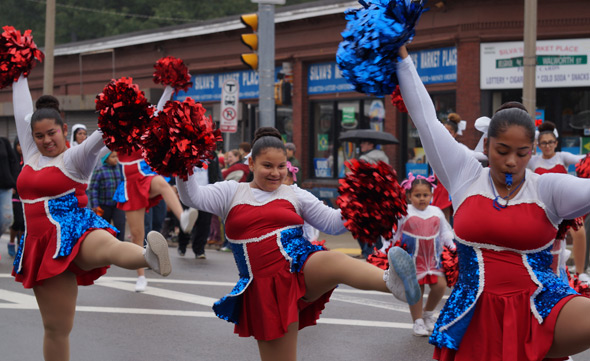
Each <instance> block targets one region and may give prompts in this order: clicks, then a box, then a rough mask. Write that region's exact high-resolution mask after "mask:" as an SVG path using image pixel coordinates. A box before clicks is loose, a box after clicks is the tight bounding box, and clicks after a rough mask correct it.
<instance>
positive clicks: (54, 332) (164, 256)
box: [12, 76, 171, 361]
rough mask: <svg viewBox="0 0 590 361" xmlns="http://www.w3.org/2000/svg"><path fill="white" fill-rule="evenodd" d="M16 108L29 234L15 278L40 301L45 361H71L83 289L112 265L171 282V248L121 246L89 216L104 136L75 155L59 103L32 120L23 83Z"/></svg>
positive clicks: (155, 238)
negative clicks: (90, 193)
mask: <svg viewBox="0 0 590 361" xmlns="http://www.w3.org/2000/svg"><path fill="white" fill-rule="evenodd" d="M13 105H14V117H15V119H16V126H17V131H18V137H19V140H20V142H21V147H22V151H23V160H24V164H25V165H24V167H23V169H22V171H21V174H20V176H19V178H18V182H17V187H18V190H19V194H20V197H21V199H22V202H23V206H24V215H25V224H26V230H25V235H24V239H23V241H22V242H21V244H20V246H19V249H18V253H17V255H16V258H15V262H14V270H13V272H12V274H13V275H14V276H15V279H16V281H18V282H22V284H23V286H24V287H25V288H33V291H34V293H35V297H36V299H37V303H38V305H39V310H40V311H41V317H42V319H43V326H44V328H45V335H44V342H43V355H44V358H45V360H46V361H65V360H69V359H70V357H69V334H70V332H71V330H72V326H73V322H74V314H75V309H76V297H77V294H78V285H90V284H92V283H93V282H94V280H96V279H97V278H98V277H100V276H101V275H103V274H104V273H105V272H106V269H107V268H108V266H109V265H111V264H114V265H117V266H120V267H124V268H127V269H137V268H140V267H151V268H152V269H153V270H154V271H156V272H158V273H160V274H162V275H164V276H166V275H168V274H169V273H170V270H171V269H170V259H169V256H168V245H167V242H166V240H165V239H164V238H163V237H162V236H161V235H160V234H159V233H157V232H153V233H150V234H149V235H148V246H147V248H146V250H144V249H143V248H142V247H138V246H137V245H134V244H130V243H124V242H119V240H118V239H117V238H115V237H114V234H116V230H115V229H113V228H112V227H111V226H110V224H108V223H107V222H106V221H104V220H103V219H102V218H100V217H98V216H97V215H96V214H95V213H94V212H92V211H91V210H90V209H88V208H85V206H86V203H87V201H88V198H87V197H86V193H85V191H86V188H87V186H88V181H89V178H90V176H91V174H92V171H93V169H94V166H95V164H96V162H97V158H98V154H99V151H100V150H101V149H102V148H103V147H104V144H103V142H102V134H101V133H100V132H99V131H97V132H94V133H93V134H92V135H91V136H90V137H89V138H88V139H87V140H86V141H85V142H84V143H82V144H81V145H78V146H76V147H73V148H69V149H68V148H67V146H66V135H67V125H66V124H64V123H63V121H62V119H61V116H60V114H59V112H58V111H57V110H56V108H57V107H58V104H57V99H55V98H53V97H51V96H44V97H42V98H40V99H39V100H38V101H37V108H38V109H37V111H35V112H34V113H33V103H32V99H31V95H30V92H29V87H28V83H27V79H26V78H24V77H23V76H21V77H20V78H19V80H18V82H15V83H14V84H13ZM31 114H32V115H31Z"/></svg>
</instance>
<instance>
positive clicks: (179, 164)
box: [142, 98, 223, 180]
mask: <svg viewBox="0 0 590 361" xmlns="http://www.w3.org/2000/svg"><path fill="white" fill-rule="evenodd" d="M205 112H206V110H205V108H203V106H202V105H201V103H196V102H195V101H194V100H193V99H192V98H186V99H185V101H184V102H182V103H181V102H179V101H177V100H175V101H169V102H167V103H166V105H165V106H164V109H163V110H162V111H160V112H159V113H158V115H157V116H155V117H154V118H153V120H152V122H151V123H150V125H149V126H148V129H147V131H146V133H145V134H144V136H143V137H142V144H143V157H144V159H145V160H146V162H147V163H148V164H149V165H150V167H152V169H153V170H154V171H155V172H156V173H158V174H161V175H164V176H179V177H180V178H182V179H184V180H187V179H188V176H189V175H191V174H193V168H194V167H195V166H197V167H205V168H206V167H207V165H206V163H204V162H205V161H206V160H209V159H212V158H213V157H214V152H215V149H217V142H220V141H222V140H223V139H222V137H221V132H220V131H219V129H213V125H214V123H213V120H212V119H211V117H207V116H205Z"/></svg>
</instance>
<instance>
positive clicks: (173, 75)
mask: <svg viewBox="0 0 590 361" xmlns="http://www.w3.org/2000/svg"><path fill="white" fill-rule="evenodd" d="M154 68H156V71H155V72H154V83H156V84H160V83H162V84H164V85H170V86H171V87H173V88H174V90H175V92H176V93H178V91H179V90H184V91H185V92H186V91H188V88H190V86H191V85H193V83H191V81H190V80H191V76H190V75H189V73H188V68H187V67H186V65H184V62H183V61H182V60H181V59H177V58H175V57H173V56H167V57H164V58H162V59H160V60H158V61H157V62H156V64H154Z"/></svg>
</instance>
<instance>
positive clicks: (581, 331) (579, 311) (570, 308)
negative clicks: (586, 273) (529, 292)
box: [546, 297, 590, 357]
mask: <svg viewBox="0 0 590 361" xmlns="http://www.w3.org/2000/svg"><path fill="white" fill-rule="evenodd" d="M588 348H590V299H588V298H586V297H574V298H573V299H571V300H570V301H569V302H568V303H566V304H565V306H563V308H562V309H561V312H560V313H559V316H558V317H557V323H556V324H555V334H554V338H553V345H552V346H551V349H549V352H548V353H547V355H546V357H565V356H569V355H574V354H577V353H579V352H582V351H584V350H586V349H588Z"/></svg>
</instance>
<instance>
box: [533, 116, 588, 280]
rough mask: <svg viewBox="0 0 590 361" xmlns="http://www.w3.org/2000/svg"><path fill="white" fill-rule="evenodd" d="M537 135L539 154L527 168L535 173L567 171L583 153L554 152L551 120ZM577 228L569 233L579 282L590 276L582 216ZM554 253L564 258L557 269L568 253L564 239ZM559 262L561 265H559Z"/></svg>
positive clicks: (543, 125)
mask: <svg viewBox="0 0 590 361" xmlns="http://www.w3.org/2000/svg"><path fill="white" fill-rule="evenodd" d="M538 131H539V136H538V139H537V144H538V145H539V147H540V148H541V154H535V155H533V156H532V157H531V160H530V161H529V164H528V166H527V167H528V168H529V169H530V170H532V171H533V172H535V173H538V174H545V173H567V167H568V166H569V165H572V164H576V163H578V162H579V161H580V160H582V158H584V157H585V155H575V154H572V153H569V152H556V151H555V149H556V148H557V143H558V140H557V136H558V133H557V130H556V128H555V124H553V123H552V122H549V121H547V122H543V123H541V124H540V125H539V127H538ZM577 223H578V225H579V226H578V229H577V230H575V229H570V230H569V233H570V235H571V236H572V242H573V246H574V247H573V251H574V265H575V267H576V273H577V274H578V277H579V279H580V281H581V282H585V283H588V282H589V281H590V277H588V275H587V274H586V273H584V271H585V270H584V263H585V261H586V230H585V229H584V220H583V218H582V217H580V218H579V219H577ZM554 252H555V254H558V255H559V256H560V257H559V258H565V259H564V260H563V262H557V265H558V269H559V268H562V270H563V271H564V272H565V269H563V267H564V266H563V265H564V264H565V260H567V258H566V257H564V254H567V253H569V251H568V250H566V248H565V239H562V240H556V242H555V247H554ZM560 264H561V266H559V265H560Z"/></svg>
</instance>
